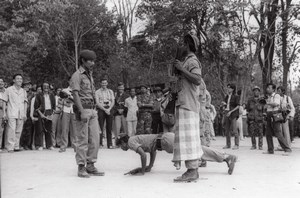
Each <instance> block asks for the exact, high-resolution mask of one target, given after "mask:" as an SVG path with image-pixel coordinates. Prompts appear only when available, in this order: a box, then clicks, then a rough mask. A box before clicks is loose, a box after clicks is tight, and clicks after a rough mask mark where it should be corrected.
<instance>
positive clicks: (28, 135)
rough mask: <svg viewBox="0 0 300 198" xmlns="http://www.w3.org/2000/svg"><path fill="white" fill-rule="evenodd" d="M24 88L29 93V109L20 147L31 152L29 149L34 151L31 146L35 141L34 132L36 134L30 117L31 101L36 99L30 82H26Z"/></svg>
mask: <svg viewBox="0 0 300 198" xmlns="http://www.w3.org/2000/svg"><path fill="white" fill-rule="evenodd" d="M23 87H24V90H25V91H26V93H27V101H28V108H27V112H26V117H27V119H26V121H25V123H24V126H23V131H22V135H21V140H20V145H21V147H23V148H24V149H25V150H29V149H32V148H31V145H32V141H33V132H34V127H33V122H32V120H31V117H30V108H31V100H32V98H33V97H34V93H33V91H32V85H31V82H30V81H25V82H24V83H23Z"/></svg>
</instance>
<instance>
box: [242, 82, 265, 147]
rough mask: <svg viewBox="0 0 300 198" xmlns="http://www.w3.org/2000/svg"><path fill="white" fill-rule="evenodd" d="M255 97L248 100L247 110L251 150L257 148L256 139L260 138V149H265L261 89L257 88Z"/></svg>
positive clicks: (254, 92)
mask: <svg viewBox="0 0 300 198" xmlns="http://www.w3.org/2000/svg"><path fill="white" fill-rule="evenodd" d="M252 91H253V97H251V98H249V99H248V102H247V105H246V109H247V111H248V115H247V120H248V127H249V134H250V136H251V142H252V147H251V150H254V149H256V148H257V144H256V137H258V148H259V150H262V149H263V128H264V123H263V122H264V115H263V114H264V105H263V103H262V102H261V101H260V88H259V87H258V86H255V87H254V88H253V89H252Z"/></svg>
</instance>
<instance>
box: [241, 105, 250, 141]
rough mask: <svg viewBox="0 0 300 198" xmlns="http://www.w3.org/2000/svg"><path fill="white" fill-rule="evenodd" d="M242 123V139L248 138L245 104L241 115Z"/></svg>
mask: <svg viewBox="0 0 300 198" xmlns="http://www.w3.org/2000/svg"><path fill="white" fill-rule="evenodd" d="M242 122H243V134H244V137H248V136H249V134H248V123H247V110H246V104H245V103H244V104H243V113H242Z"/></svg>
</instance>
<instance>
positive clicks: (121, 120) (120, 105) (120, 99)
mask: <svg viewBox="0 0 300 198" xmlns="http://www.w3.org/2000/svg"><path fill="white" fill-rule="evenodd" d="M124 88H125V87H124V83H122V82H120V83H119V84H118V92H117V94H116V98H115V107H114V109H115V111H114V116H115V134H114V135H115V140H117V138H118V136H119V134H120V131H121V128H122V129H123V133H125V134H127V124H126V118H125V112H124V109H125V106H124V105H125V99H126V98H128V95H127V94H126V93H125V92H124Z"/></svg>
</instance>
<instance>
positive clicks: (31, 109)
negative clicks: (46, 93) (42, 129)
mask: <svg viewBox="0 0 300 198" xmlns="http://www.w3.org/2000/svg"><path fill="white" fill-rule="evenodd" d="M34 103H35V96H34V97H33V98H32V100H31V104H30V117H31V118H33V113H34Z"/></svg>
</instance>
